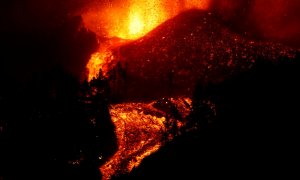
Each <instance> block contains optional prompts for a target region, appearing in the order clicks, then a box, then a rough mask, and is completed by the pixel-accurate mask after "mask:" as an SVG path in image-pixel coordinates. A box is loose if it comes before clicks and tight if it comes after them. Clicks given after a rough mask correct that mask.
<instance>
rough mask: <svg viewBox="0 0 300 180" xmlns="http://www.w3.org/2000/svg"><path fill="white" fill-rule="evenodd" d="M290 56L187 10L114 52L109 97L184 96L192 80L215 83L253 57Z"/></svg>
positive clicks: (278, 47)
mask: <svg viewBox="0 0 300 180" xmlns="http://www.w3.org/2000/svg"><path fill="white" fill-rule="evenodd" d="M295 54H296V50H293V49H291V48H288V47H285V46H283V45H281V44H276V43H271V42H260V41H253V40H249V39H247V38H244V37H243V36H241V35H238V34H236V33H234V32H232V31H231V30H230V29H229V28H227V27H225V26H224V25H223V24H222V23H220V22H219V20H218V19H217V18H215V17H214V15H213V14H211V13H207V12H203V11H199V10H190V11H187V12H184V13H182V14H180V15H178V16H176V17H175V18H173V19H171V20H169V21H167V22H165V23H164V24H162V25H160V26H159V27H157V28H156V29H154V30H153V31H152V32H150V33H149V34H147V35H146V36H144V37H142V38H140V39H138V40H136V41H133V42H130V43H128V44H126V45H123V46H121V47H117V48H115V49H114V57H115V61H113V63H115V64H118V65H117V66H115V67H117V68H114V69H112V71H111V72H110V73H111V75H112V76H111V77H113V78H112V79H114V80H113V81H112V82H111V85H112V93H113V96H115V97H117V98H118V99H122V97H126V99H130V100H132V99H141V98H144V99H151V98H159V97H162V96H183V95H185V96H189V95H191V93H192V92H193V91H194V87H195V84H196V83H197V82H202V83H204V84H206V83H207V82H209V81H210V82H215V83H216V82H221V81H223V80H225V79H228V78H229V77H232V76H233V75H234V74H237V73H239V72H242V71H245V70H248V69H249V68H251V67H252V66H253V65H254V64H255V62H256V61H257V60H258V59H261V60H265V61H272V62H276V61H278V60H279V59H280V58H282V57H288V58H289V59H294V57H295ZM117 62H120V63H117Z"/></svg>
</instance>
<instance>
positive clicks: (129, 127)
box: [100, 98, 191, 179]
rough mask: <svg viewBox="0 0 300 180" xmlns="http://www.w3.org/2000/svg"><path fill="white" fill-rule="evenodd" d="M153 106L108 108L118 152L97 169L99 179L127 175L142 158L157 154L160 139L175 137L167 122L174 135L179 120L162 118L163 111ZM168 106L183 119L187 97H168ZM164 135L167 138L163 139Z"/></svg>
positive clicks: (182, 123)
mask: <svg viewBox="0 0 300 180" xmlns="http://www.w3.org/2000/svg"><path fill="white" fill-rule="evenodd" d="M155 103H156V102H152V103H124V104H118V105H113V106H112V107H111V108H110V115H111V118H112V121H113V123H114V124H115V126H116V130H115V133H116V135H117V140H118V151H117V152H116V154H115V155H114V156H113V157H112V158H111V159H110V160H109V161H108V162H106V163H105V164H104V165H103V166H102V167H101V168H100V170H101V172H102V174H103V179H110V178H111V176H113V175H117V174H124V173H128V172H130V171H131V170H132V169H133V168H134V167H137V166H138V165H139V164H140V163H141V161H142V160H143V159H144V158H145V157H147V156H149V155H150V154H152V153H153V152H155V151H157V150H158V149H159V148H160V147H161V145H162V144H163V141H164V140H168V139H169V138H173V136H174V135H175V134H174V132H172V128H170V127H169V126H168V123H176V127H178V129H177V131H178V132H179V130H180V128H181V127H182V126H183V125H184V122H183V121H182V120H181V121H180V120H178V119H176V118H172V117H170V118H166V112H164V111H162V110H160V109H158V108H157V107H156V106H155ZM169 103H171V104H172V105H175V106H176V108H177V110H178V112H179V113H180V115H181V116H182V117H183V118H186V117H187V116H188V114H189V113H190V106H191V100H190V99H189V98H177V99H174V98H171V99H170V101H169ZM176 133H177V132H176ZM165 135H167V136H168V137H167V138H168V139H164V137H165Z"/></svg>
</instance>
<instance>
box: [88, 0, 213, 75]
mask: <svg viewBox="0 0 300 180" xmlns="http://www.w3.org/2000/svg"><path fill="white" fill-rule="evenodd" d="M209 5H210V0H176V1H172V3H170V1H168V0H129V1H126V2H116V3H106V4H105V5H104V8H103V5H101V7H97V6H96V7H94V8H91V9H90V10H88V11H87V12H86V13H84V14H83V20H84V23H85V25H86V26H87V28H89V29H90V30H92V31H93V32H96V34H97V35H98V36H99V37H101V38H103V39H104V40H103V39H102V40H101V42H100V47H99V50H98V51H97V52H96V53H94V54H93V55H92V56H91V59H90V60H89V62H88V64H87V71H88V73H87V74H88V77H87V78H88V80H92V78H93V77H96V76H97V74H98V72H99V70H100V69H102V71H103V72H104V74H105V73H106V71H107V67H105V66H107V64H108V62H109V61H111V60H112V59H113V58H114V57H112V56H111V53H110V49H111V48H113V47H116V46H119V45H120V41H113V42H111V40H112V39H123V40H126V41H122V42H123V43H126V42H128V41H131V40H136V39H138V38H140V37H143V36H144V35H145V34H147V33H148V32H150V31H151V30H153V29H154V28H156V27H157V26H158V25H160V24H161V23H163V22H165V21H166V20H168V19H171V18H172V17H174V16H176V15H178V14H179V13H180V12H182V11H185V10H189V9H202V10H204V9H208V8H209Z"/></svg>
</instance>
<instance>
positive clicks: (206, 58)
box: [84, 0, 296, 179]
mask: <svg viewBox="0 0 300 180" xmlns="http://www.w3.org/2000/svg"><path fill="white" fill-rule="evenodd" d="M179 2H181V3H182V4H180V3H179ZM177 3H178V4H177ZM126 5H128V7H127V6H126ZM126 5H124V4H122V5H120V6H121V7H124V6H125V10H121V9H119V8H120V7H114V6H108V7H109V8H108V9H110V11H109V15H107V14H106V17H104V18H102V16H103V15H102V14H101V12H99V13H98V12H94V11H91V12H89V13H87V14H85V15H84V21H85V24H86V25H87V27H88V28H90V29H92V30H94V31H95V32H96V33H97V34H98V35H99V41H100V42H99V43H100V47H99V50H98V51H97V52H95V53H94V54H92V55H91V59H90V60H89V62H88V64H87V70H88V75H87V77H88V80H89V81H92V80H93V79H94V78H96V77H98V76H99V73H101V74H100V76H104V77H106V78H107V79H108V80H109V82H110V87H111V96H112V97H113V99H114V100H115V102H118V103H119V102H121V103H122V102H124V101H125V102H127V103H122V104H118V105H113V106H112V107H111V109H110V113H111V116H112V120H113V122H114V124H115V127H116V135H117V138H118V152H117V153H116V154H115V155H114V156H113V157H111V159H110V160H109V161H108V162H107V163H106V164H104V165H103V166H102V167H101V168H100V169H101V172H102V174H103V177H104V178H105V179H109V178H110V177H111V176H112V175H116V174H120V173H121V174H122V173H128V172H130V171H131V170H132V168H133V167H137V166H138V165H139V163H140V162H141V160H142V159H143V158H144V157H145V156H148V155H150V154H151V153H153V152H155V151H157V150H158V149H159V147H160V146H161V144H162V137H163V134H164V133H169V131H170V129H169V127H168V126H165V125H166V123H168V121H167V120H166V118H168V117H167V116H168V112H166V111H161V110H158V109H157V107H155V106H153V104H155V102H156V100H157V99H161V98H164V97H167V98H172V97H176V98H178V99H177V100H173V102H172V103H173V105H174V107H175V109H176V111H178V109H184V113H183V114H184V115H183V114H181V116H180V117H181V118H174V119H172V121H173V122H174V123H175V124H177V125H176V126H178V127H181V128H182V127H184V126H185V125H186V121H185V119H186V117H187V115H188V114H189V112H190V110H191V103H189V104H188V103H186V102H187V101H190V99H189V98H190V97H191V96H192V93H193V92H194V90H195V86H196V83H197V82H201V83H203V84H206V83H207V82H213V83H218V82H222V81H224V80H225V79H228V78H230V77H232V76H235V75H236V74H237V73H240V72H243V71H246V70H248V69H250V68H252V67H253V65H254V64H255V62H256V60H258V59H264V60H266V61H270V62H274V63H276V61H277V60H278V59H280V58H281V57H289V58H291V59H293V58H295V55H296V51H295V50H293V49H292V48H288V47H285V46H283V45H281V44H276V43H268V42H263V41H254V40H249V39H248V38H246V37H243V36H241V35H239V34H237V33H234V32H233V31H232V30H230V29H229V28H228V27H225V26H224V25H223V24H222V23H221V22H220V21H219V20H218V18H217V17H216V16H215V15H214V14H212V13H210V12H208V11H205V10H207V9H209V1H195V2H194V1H177V2H176V3H175V7H171V5H169V6H167V4H164V2H162V1H147V0H145V1H130V2H129V4H126ZM172 10H173V11H172ZM124 11H125V12H124ZM105 13H108V10H107V11H105ZM95 17H97V18H98V19H93V18H95ZM187 97H189V98H187ZM180 99H181V100H180ZM183 99H189V100H187V101H186V100H183ZM131 101H138V102H140V103H130V102H131ZM149 101H151V103H150V104H149V103H145V102H149ZM182 101H184V102H185V103H182ZM128 102H129V103H128ZM210 108H213V105H210ZM181 113H182V111H181ZM171 114H172V113H171ZM171 129H172V128H171ZM179 129H180V128H179ZM179 131H182V129H180V130H179ZM179 131H178V132H179ZM169 135H170V136H171V138H172V136H174V134H172V133H170V134H169Z"/></svg>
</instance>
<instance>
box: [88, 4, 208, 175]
mask: <svg viewBox="0 0 300 180" xmlns="http://www.w3.org/2000/svg"><path fill="white" fill-rule="evenodd" d="M209 4H210V0H175V1H172V2H170V1H168V0H129V1H125V2H124V1H120V2H118V1H114V2H113V3H112V2H111V1H110V2H107V3H105V4H104V5H103V4H101V5H100V7H99V6H95V7H92V8H91V9H89V10H88V11H87V12H86V13H84V14H83V20H84V23H85V25H86V26H87V28H89V29H90V30H92V31H94V32H95V33H96V34H97V35H98V37H99V41H100V42H99V44H100V47H99V49H98V51H97V52H95V53H94V54H92V55H91V58H90V60H89V62H88V64H87V71H88V73H87V79H88V80H89V81H91V80H92V79H93V78H95V77H97V76H98V74H99V72H100V70H101V72H102V73H103V75H104V76H106V75H107V73H108V71H109V70H110V69H111V68H112V67H111V64H112V62H113V61H114V60H115V57H114V55H113V53H112V49H114V48H115V47H119V46H121V45H124V44H125V43H128V42H130V41H133V40H136V39H139V38H141V37H143V36H144V35H146V34H147V33H148V32H150V31H151V30H153V29H154V28H156V27H157V26H159V25H160V24H162V23H163V22H165V21H167V20H168V19H171V18H172V17H174V16H176V15H178V14H179V13H181V12H183V11H185V10H189V9H202V10H204V9H208V8H209ZM175 103H176V104H177V105H179V104H180V103H179V102H175ZM144 106H145V107H144ZM145 109H146V110H147V111H149V109H152V110H151V111H157V110H153V107H152V105H151V104H143V103H140V104H134V103H125V104H120V105H113V106H112V107H111V109H110V114H111V116H112V121H113V123H114V125H115V127H116V136H117V140H118V151H117V152H116V154H115V155H114V156H113V157H111V158H110V160H109V161H108V162H106V163H105V164H104V165H103V166H102V167H100V170H101V172H102V174H103V178H104V179H109V178H110V177H111V176H112V175H116V174H120V173H121V174H122V173H128V172H130V171H131V170H132V168H133V167H137V166H138V165H139V164H140V162H141V161H142V159H143V158H144V157H146V156H149V155H150V154H151V153H153V152H155V151H157V150H158V149H159V147H160V146H161V145H162V142H161V141H162V136H163V133H165V132H166V131H167V129H166V126H165V122H166V119H165V117H164V116H165V114H164V115H161V116H159V117H157V112H156V113H154V114H152V115H151V114H147V113H145ZM184 109H185V110H184V111H185V112H188V111H189V109H188V108H187V107H185V108H184ZM159 114H161V113H159ZM185 114H186V115H187V114H188V113H185ZM173 121H175V122H176V123H179V124H178V126H180V123H181V122H179V121H177V120H176V119H175V120H173Z"/></svg>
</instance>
